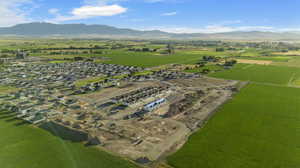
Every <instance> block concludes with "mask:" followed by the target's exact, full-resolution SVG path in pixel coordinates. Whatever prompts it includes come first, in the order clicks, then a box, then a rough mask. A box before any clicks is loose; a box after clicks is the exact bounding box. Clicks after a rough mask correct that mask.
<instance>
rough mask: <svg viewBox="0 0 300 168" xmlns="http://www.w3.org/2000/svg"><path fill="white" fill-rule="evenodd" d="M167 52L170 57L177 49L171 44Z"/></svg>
mask: <svg viewBox="0 0 300 168" xmlns="http://www.w3.org/2000/svg"><path fill="white" fill-rule="evenodd" d="M167 52H168V54H170V55H171V54H174V53H175V49H174V47H173V46H172V45H171V44H168V45H167Z"/></svg>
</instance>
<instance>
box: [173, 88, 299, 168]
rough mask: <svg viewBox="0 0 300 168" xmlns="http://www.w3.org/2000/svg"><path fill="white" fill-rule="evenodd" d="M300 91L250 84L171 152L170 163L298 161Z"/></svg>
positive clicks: (212, 167)
mask: <svg viewBox="0 0 300 168" xmlns="http://www.w3.org/2000/svg"><path fill="white" fill-rule="evenodd" d="M299 94H300V90H299V89H295V88H288V87H276V86H265V85H259V84H251V85H249V86H247V87H246V88H244V89H243V90H242V91H241V92H240V93H239V94H238V95H237V96H236V97H235V98H234V99H233V100H232V101H231V102H229V103H227V104H226V105H224V106H223V107H222V108H221V109H220V110H219V112H218V113H217V114H216V115H215V116H214V117H213V118H212V119H211V120H210V121H209V122H208V124H207V125H206V126H205V127H204V128H203V129H202V130H201V131H199V132H197V133H195V134H194V135H193V136H191V137H190V139H189V141H188V142H187V144H186V145H184V147H183V148H182V149H181V150H179V152H177V153H175V154H174V155H172V156H170V157H169V158H168V161H169V164H171V165H172V166H174V167H176V168H186V167H189V168H198V167H206V168H220V167H232V168H235V167H244V168H261V167H264V168H274V167H284V168H286V167H298V166H299V165H300V160H299V158H300V150H299V145H300V143H299V138H300V134H299V126H300V125H299V123H300V122H299V121H300V115H299V109H300V105H299V103H298V102H299V100H300V98H299V96H298V95H299ZM291 104H292V106H291ZM248 107H249V108H248ZM250 107H251V108H250Z"/></svg>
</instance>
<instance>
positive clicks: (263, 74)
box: [210, 64, 300, 86]
mask: <svg viewBox="0 0 300 168" xmlns="http://www.w3.org/2000/svg"><path fill="white" fill-rule="evenodd" d="M210 76H212V77H217V78H225V79H233V80H243V81H252V82H259V83H271V84H278V85H285V86H287V85H289V84H290V82H292V81H293V80H294V79H297V78H299V76H300V69H299V68H295V67H284V66H272V65H253V64H238V65H236V66H235V67H234V68H232V69H230V70H227V71H221V72H217V73H213V74H210Z"/></svg>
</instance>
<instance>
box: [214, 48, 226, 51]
mask: <svg viewBox="0 0 300 168" xmlns="http://www.w3.org/2000/svg"><path fill="white" fill-rule="evenodd" d="M224 51H225V49H224V48H216V52H224Z"/></svg>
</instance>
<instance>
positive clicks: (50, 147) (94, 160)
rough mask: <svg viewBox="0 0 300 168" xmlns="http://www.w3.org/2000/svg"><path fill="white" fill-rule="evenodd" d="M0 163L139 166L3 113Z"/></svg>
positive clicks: (49, 167)
mask: <svg viewBox="0 0 300 168" xmlns="http://www.w3.org/2000/svg"><path fill="white" fill-rule="evenodd" d="M0 132H1V134H2V136H1V138H0V145H1V148H0V163H1V167H3V168H14V167H20V168H21V167H24V168H25V167H31V168H41V167H43V168H54V167H63V168H74V167H77V168H95V167H101V168H137V167H138V166H136V165H134V164H133V163H131V162H129V161H126V160H123V159H121V158H118V157H116V156H112V155H110V154H108V153H106V152H104V151H101V150H99V149H97V148H95V147H85V146H84V144H82V143H80V142H72V141H71V140H64V139H62V138H61V137H59V135H58V134H57V135H53V134H51V133H49V132H48V131H45V130H43V129H40V128H36V127H33V126H30V125H28V124H26V123H24V122H22V121H19V120H15V119H14V118H13V115H12V114H10V113H7V112H5V111H1V112H0Z"/></svg>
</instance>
